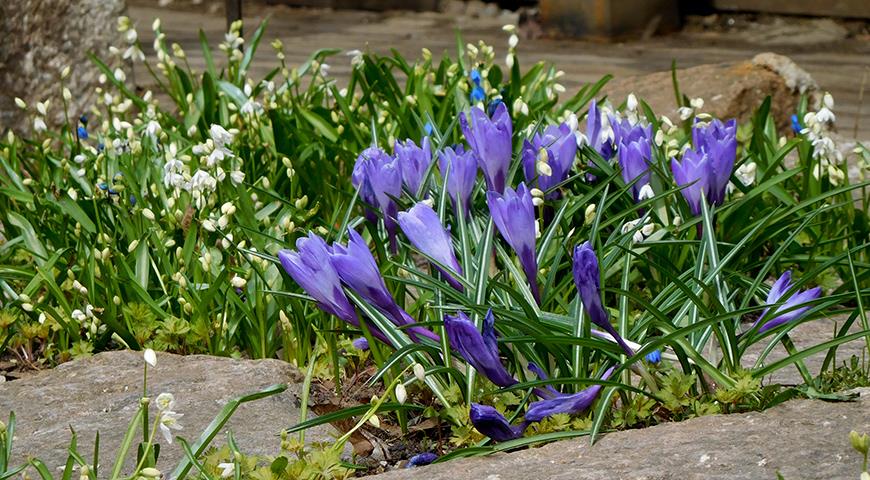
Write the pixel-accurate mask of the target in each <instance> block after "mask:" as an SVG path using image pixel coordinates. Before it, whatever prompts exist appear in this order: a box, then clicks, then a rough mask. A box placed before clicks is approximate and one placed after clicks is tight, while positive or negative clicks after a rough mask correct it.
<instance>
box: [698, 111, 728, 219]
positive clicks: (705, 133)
mask: <svg viewBox="0 0 870 480" xmlns="http://www.w3.org/2000/svg"><path fill="white" fill-rule="evenodd" d="M692 145H693V146H694V147H695V150H697V151H699V152H703V153H705V154H706V155H707V159H708V160H709V163H708V175H709V176H708V180H707V182H706V186H707V190H706V191H705V192H704V194H705V195H706V196H707V201H709V202H710V203H712V204H713V205H721V204H722V202H724V201H725V191H726V190H727V188H728V181H729V180H730V179H731V172H732V171H733V170H734V161H735V159H736V158H737V120H735V119H731V120H728V121H727V122H726V123H722V122H721V121H719V120H718V119H713V121H711V122H710V123H708V124H704V123H699V122H698V121H697V120H695V125H694V126H693V127H692Z"/></svg>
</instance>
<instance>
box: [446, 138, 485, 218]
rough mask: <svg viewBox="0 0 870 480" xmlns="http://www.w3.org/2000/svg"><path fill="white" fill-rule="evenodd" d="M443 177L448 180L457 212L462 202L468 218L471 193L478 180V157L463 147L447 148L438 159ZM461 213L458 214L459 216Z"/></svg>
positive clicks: (463, 210) (448, 189)
mask: <svg viewBox="0 0 870 480" xmlns="http://www.w3.org/2000/svg"><path fill="white" fill-rule="evenodd" d="M438 166H439V167H440V169H441V177H442V178H445V179H446V183H447V185H446V188H447V194H448V195H450V200H451V202H452V203H453V210H454V211H455V210H456V209H457V208H458V207H459V204H460V202H461V203H462V214H464V215H465V216H466V217H467V216H468V212H469V211H470V210H469V209H470V208H471V193H472V191H473V190H474V182H475V180H477V157H476V156H475V155H474V152H473V151H471V150H465V149H464V148H463V147H462V145H454V146H453V147H452V148H451V147H445V148H444V150H442V151H441V156H440V158H439V159H438ZM459 214H460V213H459V212H457V213H456V215H457V216H458V215H459Z"/></svg>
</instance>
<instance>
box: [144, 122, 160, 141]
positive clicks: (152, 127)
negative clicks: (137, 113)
mask: <svg viewBox="0 0 870 480" xmlns="http://www.w3.org/2000/svg"><path fill="white" fill-rule="evenodd" d="M162 130H163V129H162V128H161V127H160V123H159V122H158V121H157V120H149V121H148V124H147V125H145V133H146V134H148V136H149V137H151V139H152V140H154V141H157V135H160V132H161V131H162Z"/></svg>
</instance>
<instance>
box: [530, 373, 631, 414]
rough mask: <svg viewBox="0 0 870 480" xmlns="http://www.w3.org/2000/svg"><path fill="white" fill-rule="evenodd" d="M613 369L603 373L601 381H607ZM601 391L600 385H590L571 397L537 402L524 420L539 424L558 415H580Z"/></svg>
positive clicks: (566, 396) (565, 396)
mask: <svg viewBox="0 0 870 480" xmlns="http://www.w3.org/2000/svg"><path fill="white" fill-rule="evenodd" d="M614 368H615V367H610V368H609V369H607V371H606V372H604V375H603V376H602V377H601V379H602V380H607V378H608V377H610V374H611V373H613V370H614ZM600 391H601V385H592V386H590V387H588V388H586V389H584V390H581V391H580V392H577V393H575V394H573V395H560V396H557V397H555V398H550V399H546V400H538V401H537V402H533V403H532V404H531V405H529V409H528V411H526V415H525V420H526V421H527V422H540V421H541V420H543V419H545V418H547V417H549V416H551V415H556V414H559V413H567V414H570V415H575V414H578V413H581V412H583V411H585V410H586V409H588V408H589V407H590V406H592V403H594V402H595V398H596V397H598V392H600Z"/></svg>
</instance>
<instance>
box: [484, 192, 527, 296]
mask: <svg viewBox="0 0 870 480" xmlns="http://www.w3.org/2000/svg"><path fill="white" fill-rule="evenodd" d="M486 203H487V205H489V212H490V214H491V215H492V219H493V221H494V222H495V225H496V226H497V227H498V231H499V232H500V233H501V236H502V237H503V238H504V239H505V241H506V242H507V243H508V244H509V245H510V246H511V248H513V249H514V252H516V253H517V256H519V258H520V264H521V265H522V267H523V271H524V272H525V274H526V280H528V282H529V287H530V288H531V290H532V295H534V297H535V300H536V301H537V302H538V304H540V303H541V293H540V291H539V290H538V279H537V276H538V260H537V257H536V253H535V207H534V205H533V204H532V194H531V193H530V192H529V189H528V188H526V184H525V183H520V186H519V187H517V189H516V191H514V189H512V188H510V187H507V188H505V190H504V194H499V193H498V192H493V191H490V192H486Z"/></svg>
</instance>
